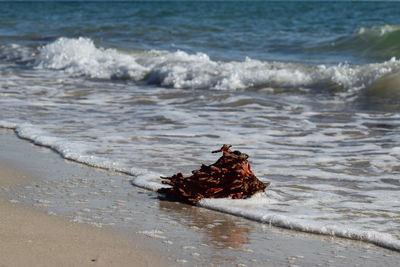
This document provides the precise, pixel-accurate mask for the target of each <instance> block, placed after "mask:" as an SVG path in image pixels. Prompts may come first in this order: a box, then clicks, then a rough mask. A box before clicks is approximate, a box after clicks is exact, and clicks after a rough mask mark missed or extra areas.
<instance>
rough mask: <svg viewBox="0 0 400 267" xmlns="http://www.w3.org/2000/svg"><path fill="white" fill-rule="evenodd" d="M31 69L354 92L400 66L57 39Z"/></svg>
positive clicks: (179, 83) (195, 84) (200, 84)
mask: <svg viewBox="0 0 400 267" xmlns="http://www.w3.org/2000/svg"><path fill="white" fill-rule="evenodd" d="M36 67H37V68H42V69H52V70H62V71H64V72H66V73H67V74H69V75H72V76H87V77H90V78H100V79H127V80H132V81H142V82H146V83H148V84H156V85H160V86H164V87H171V88H188V89H220V90H223V89H231V90H237V89H247V88H267V87H277V88H311V89H326V88H328V89H332V88H334V89H344V90H359V89H363V88H366V87H368V86H369V85H371V84H372V83H373V82H374V81H375V80H377V79H379V78H380V77H382V76H384V75H386V74H390V73H393V72H396V71H399V70H400V62H399V61H397V60H395V59H392V60H389V61H386V62H384V63H377V64H366V65H359V66H351V65H348V64H339V65H336V66H325V65H319V66H309V65H302V64H294V63H283V62H268V61H259V60H255V59H250V58H247V59H246V60H244V61H242V62H239V61H229V62H224V61H215V60H212V59H210V57H209V56H208V55H206V54H204V53H197V54H188V53H186V52H183V51H176V52H166V51H145V52H141V53H139V52H138V53H130V54H128V53H124V52H121V51H118V50H115V49H105V48H98V47H96V46H95V44H94V43H93V41H92V40H91V39H88V38H82V37H81V38H77V39H69V38H60V39H58V40H56V41H55V42H53V43H51V44H48V45H46V46H44V47H42V48H41V49H40V54H39V55H38V56H37V57H36Z"/></svg>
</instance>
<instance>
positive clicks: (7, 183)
mask: <svg viewBox="0 0 400 267" xmlns="http://www.w3.org/2000/svg"><path fill="white" fill-rule="evenodd" d="M2 148H4V146H2ZM7 152H10V153H7ZM14 152H15V151H14ZM1 154H2V155H3V156H4V157H2V158H1V157H0V187H1V188H2V189H3V191H10V190H15V189H16V190H18V188H19V187H21V186H26V185H29V184H32V183H35V182H37V181H38V177H35V176H34V175H32V172H29V171H28V170H26V171H24V170H21V169H19V168H17V166H18V162H19V160H17V158H13V155H12V154H13V151H10V150H8V151H6V150H4V149H2V150H1ZM4 158H7V159H6V160H5V159H4ZM10 158H13V160H11V159H10ZM22 165H23V164H22ZM13 202H15V201H9V200H6V199H4V196H3V198H0V266H1V267H6V266H7V267H11V266H15V267H23V266H31V267H36V266H37V267H39V266H40V267H46V266H49V267H50V266H51V267H54V266H172V264H171V263H170V262H169V261H168V259H167V257H166V256H165V255H163V254H162V253H161V252H160V251H157V250H156V249H149V247H146V246H145V245H143V240H142V239H143V238H141V237H140V236H137V237H136V238H135V239H134V238H132V236H130V237H129V238H127V237H126V236H125V235H123V234H122V233H121V232H118V231H111V230H104V229H101V228H97V227H95V226H91V225H88V224H82V223H73V222H69V221H68V220H66V219H65V218H63V217H60V216H54V215H49V214H47V213H45V212H44V211H39V210H37V209H34V208H32V207H27V206H24V205H21V204H18V203H13Z"/></svg>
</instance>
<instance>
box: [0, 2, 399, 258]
mask: <svg viewBox="0 0 400 267" xmlns="http://www.w3.org/2000/svg"><path fill="white" fill-rule="evenodd" d="M399 8H400V3H396V2H316V1H311V2H284V1H279V2H252V1H246V2H240V1H233V2H223V1H216V2H197V1H196V2H192V1H176V2H153V1H151V2H114V1H110V2H87V3H85V2H59V3H57V2H17V3H13V2H0V11H1V12H0V111H1V112H0V126H1V127H3V128H12V129H15V131H16V133H17V134H18V135H19V136H20V137H22V138H26V139H28V140H31V141H32V142H34V143H36V144H38V145H43V146H47V147H50V148H52V149H53V150H54V151H56V152H58V153H59V154H61V155H62V156H63V157H65V158H67V159H71V160H75V161H78V162H82V163H85V164H88V165H92V166H96V167H102V168H107V169H111V170H118V171H122V172H125V173H129V174H132V175H133V177H132V183H133V184H134V185H137V186H140V187H145V188H148V189H150V190H157V189H158V188H160V187H161V183H160V179H159V176H160V175H162V176H168V175H172V174H174V173H176V172H179V171H182V172H183V173H184V174H189V173H190V171H191V170H192V169H196V168H198V167H199V166H200V165H201V164H202V163H205V164H210V163H212V162H213V161H215V160H216V159H217V158H216V156H215V155H213V154H211V153H209V152H210V151H211V150H214V149H217V148H219V147H220V146H221V145H222V144H224V143H226V144H231V145H233V146H234V149H239V150H241V151H242V152H245V153H247V154H249V155H250V162H251V163H252V166H253V169H254V172H255V174H256V175H257V176H258V177H259V178H260V179H261V180H264V181H270V182H271V186H270V188H268V189H267V190H266V193H265V194H259V195H256V196H254V197H253V198H251V199H247V200H230V199H218V200H216V199H207V200H204V201H202V202H201V203H200V205H202V206H204V207H208V208H211V209H216V210H220V211H222V212H227V213H231V214H235V215H238V216H243V217H246V218H249V219H251V220H256V221H259V222H262V223H266V224H271V225H275V226H280V227H285V228H289V229H294V230H300V231H305V232H311V233H320V234H326V235H334V236H340V237H346V238H350V239H355V240H363V241H365V242H370V243H373V244H376V245H379V246H383V247H387V248H391V249H394V250H400V232H399V229H400V198H399V191H400V179H399V174H400V162H399V160H400V144H399V140H400V120H399V119H400V113H399V111H400V109H399V108H400V60H399V59H398V57H400V17H399V16H398V12H397V11H398V10H399ZM110 190H112V188H111V189H110ZM126 190H129V188H127V189H126Z"/></svg>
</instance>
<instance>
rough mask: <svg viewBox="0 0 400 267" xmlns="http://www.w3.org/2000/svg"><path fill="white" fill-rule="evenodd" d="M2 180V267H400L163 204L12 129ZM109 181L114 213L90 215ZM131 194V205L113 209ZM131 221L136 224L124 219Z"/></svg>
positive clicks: (393, 259)
mask: <svg viewBox="0 0 400 267" xmlns="http://www.w3.org/2000/svg"><path fill="white" fill-rule="evenodd" d="M0 174H1V175H0V199H1V200H0V218H1V219H0V240H1V241H0V252H1V253H0V266H2V267H3V266H4V267H5V266H7V267H8V266H380V265H384V266H397V264H398V262H399V261H400V253H398V252H395V251H391V250H387V249H383V248H380V247H377V246H374V245H371V244H367V243H364V242H357V241H351V240H346V239H341V238H333V237H327V236H320V235H312V234H305V233H300V232H296V231H290V230H284V229H279V228H275V227H271V226H268V225H264V224H260V223H256V222H252V221H248V220H246V219H243V218H240V217H235V216H231V215H228V214H224V213H220V212H215V211H212V210H207V209H204V208H200V207H194V206H188V205H183V204H180V203H173V202H168V201H161V200H159V199H158V198H157V197H156V196H157V195H156V193H154V192H149V191H146V190H143V189H140V188H137V187H133V186H131V185H130V183H129V179H130V177H129V176H125V175H121V174H116V173H113V172H110V171H104V170H99V169H96V168H92V167H88V166H85V165H82V164H78V163H74V162H70V161H67V160H64V159H63V158H61V157H60V156H59V155H58V154H56V153H54V152H53V151H52V150H50V149H48V148H43V147H39V146H35V145H34V144H32V143H30V142H28V141H26V140H21V139H19V138H17V137H16V136H15V134H14V133H13V131H11V130H1V132H0ZM71 179H75V180H71ZM102 179H105V181H106V182H105V183H109V182H108V181H109V179H113V181H114V182H113V183H112V189H113V190H114V191H113V190H109V191H108V192H106V193H104V195H103V196H102V198H101V199H100V200H102V201H108V202H107V203H109V204H107V205H108V206H109V207H111V206H113V205H114V204H115V206H116V207H117V208H115V209H98V210H96V212H95V213H94V214H91V213H90V212H89V211H88V210H91V211H93V210H95V208H93V207H91V206H89V204H88V203H92V204H93V203H98V205H100V204H101V202H100V200H99V196H98V195H97V194H91V193H93V192H94V191H96V190H99V188H98V186H101V183H102ZM71 181H80V182H79V185H78V186H75V187H74V190H72V191H73V192H71V190H69V189H68V190H67V192H68V196H63V191H62V190H60V189H59V187H61V188H64V187H65V184H68V183H71ZM95 182H97V183H98V184H99V185H95ZM77 184H78V183H77ZM119 185H120V186H119ZM107 186H110V185H107ZM85 190H88V192H89V193H86V191H85ZM126 192H128V193H126ZM124 194H125V195H126V197H125V199H127V203H123V202H122V200H115V199H117V198H116V197H119V199H120V198H121V195H124ZM76 195H78V196H79V197H78V196H76ZM115 195H118V196H115ZM114 198H115V199H114ZM77 199H80V200H81V203H79V205H77V204H76V202H77ZM83 199H84V200H85V201H83ZM71 203H74V204H71ZM110 203H114V204H112V205H111V204H110ZM85 205H86V206H85ZM122 206H123V207H122ZM127 213H129V214H131V215H130V217H127V216H125V217H123V214H127ZM49 214H57V215H58V216H56V215H49ZM119 217H121V218H122V219H115V218H119ZM78 218H79V220H78ZM112 218H114V221H112V220H111V219H112ZM127 218H130V219H129V220H128V219H127ZM71 221H80V222H83V223H76V222H71ZM107 222H109V223H107ZM93 224H94V225H97V226H101V227H95V226H93Z"/></svg>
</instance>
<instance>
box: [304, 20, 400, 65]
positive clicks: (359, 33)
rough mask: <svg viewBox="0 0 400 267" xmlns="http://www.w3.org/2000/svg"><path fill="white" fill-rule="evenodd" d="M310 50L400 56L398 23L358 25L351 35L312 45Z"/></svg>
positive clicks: (385, 56) (365, 55)
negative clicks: (315, 45)
mask: <svg viewBox="0 0 400 267" xmlns="http://www.w3.org/2000/svg"><path fill="white" fill-rule="evenodd" d="M310 50H316V51H323V52H324V51H325V52H337V53H342V52H345V51H351V52H354V53H356V54H359V55H362V56H363V57H365V58H370V59H373V58H379V59H388V58H392V57H397V58H398V57H400V25H388V24H386V25H375V26H360V27H358V28H356V29H355V30H354V32H353V34H352V35H351V36H346V37H340V38H338V39H337V40H333V41H329V42H327V43H325V44H322V45H318V46H317V47H313V48H311V49H310Z"/></svg>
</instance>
